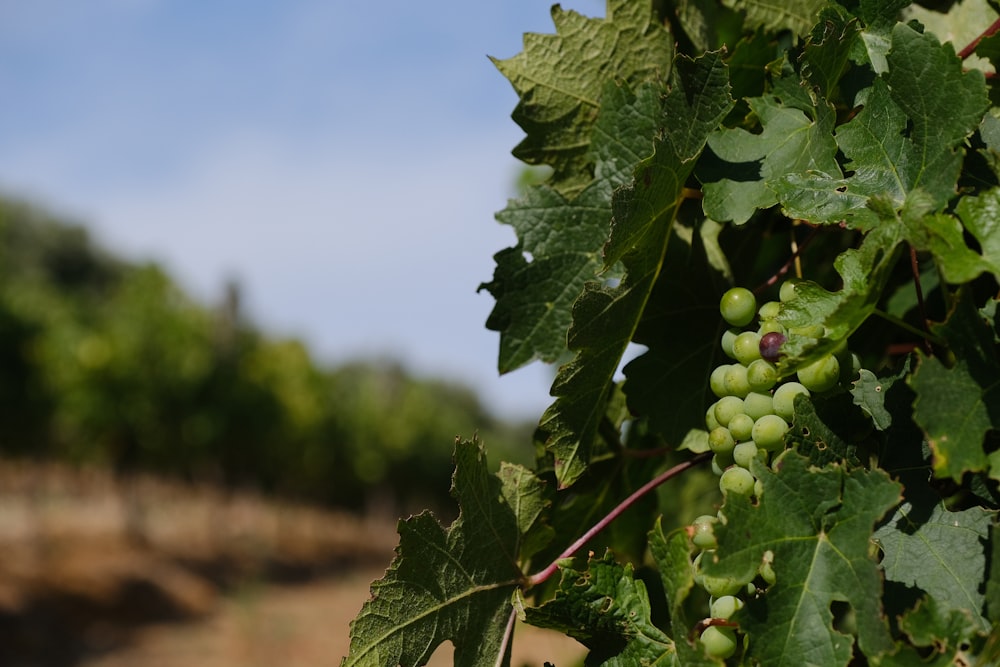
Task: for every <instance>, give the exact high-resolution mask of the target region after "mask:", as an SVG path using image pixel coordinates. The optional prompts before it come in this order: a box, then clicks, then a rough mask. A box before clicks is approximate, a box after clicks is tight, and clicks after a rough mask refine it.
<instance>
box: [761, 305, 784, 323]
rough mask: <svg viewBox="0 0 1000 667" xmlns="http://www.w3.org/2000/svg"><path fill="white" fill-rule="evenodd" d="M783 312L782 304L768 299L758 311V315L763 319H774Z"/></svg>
mask: <svg viewBox="0 0 1000 667" xmlns="http://www.w3.org/2000/svg"><path fill="white" fill-rule="evenodd" d="M780 312H781V304H780V303H778V302H777V301H768V302H767V303H765V304H764V305H762V306H761V307H760V309H759V310H758V311H757V315H758V317H760V319H762V320H773V319H774V318H776V317H777V316H778V313H780Z"/></svg>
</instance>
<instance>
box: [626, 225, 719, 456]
mask: <svg viewBox="0 0 1000 667" xmlns="http://www.w3.org/2000/svg"><path fill="white" fill-rule="evenodd" d="M705 225H706V226H703V227H702V228H701V230H699V231H702V230H706V229H710V228H711V229H713V230H714V231H715V232H716V233H717V230H718V227H717V226H713V225H711V224H710V223H708V222H706V223H705ZM676 231H677V233H675V234H674V236H673V238H671V239H670V241H669V243H668V244H667V254H666V258H665V260H664V265H663V271H662V273H661V275H660V279H659V280H658V281H657V283H656V286H655V287H654V288H653V293H652V295H651V297H650V299H649V302H648V303H647V304H646V310H645V312H643V315H642V320H641V321H640V322H639V326H638V327H637V328H636V332H635V336H634V337H633V341H634V342H635V343H638V344H640V345H644V346H645V347H646V352H644V353H643V354H641V355H639V356H638V357H636V358H635V359H633V360H632V361H630V362H629V363H628V364H626V366H625V368H624V369H623V373H624V375H625V384H624V385H623V387H622V389H623V391H624V392H625V395H626V396H627V397H628V405H629V409H630V410H631V411H632V413H633V414H634V415H636V416H641V417H644V418H645V419H646V420H647V421H648V424H649V428H650V430H652V431H654V432H655V433H658V434H659V435H660V436H661V437H662V438H663V439H664V440H665V441H666V442H667V443H669V444H670V445H672V446H677V445H679V444H680V443H681V442H682V441H683V439H684V438H685V436H686V434H687V433H688V431H689V430H690V429H692V428H704V427H705V425H704V413H705V406H706V405H708V404H709V403H711V402H712V401H714V400H715V398H714V396H712V393H711V390H710V389H709V388H708V385H707V384H706V383H705V381H704V379H705V378H706V377H708V375H709V374H710V373H711V371H712V368H713V367H714V363H715V361H716V360H717V358H718V354H717V349H718V346H717V344H716V341H718V339H719V335H720V334H721V333H722V324H721V320H720V318H719V309H718V307H717V306H716V304H717V303H718V302H719V297H720V296H721V295H722V292H723V291H724V289H723V286H724V284H725V283H724V282H723V280H722V278H721V276H720V274H719V273H718V272H716V271H714V270H713V268H712V266H711V263H710V262H709V261H708V258H707V256H706V252H705V241H704V240H703V238H702V234H701V233H696V232H692V230H690V229H689V228H686V227H682V226H680V225H678V226H677V230H676ZM685 232H686V233H685ZM708 243H715V238H714V236H713V237H709V239H708ZM679 322H683V325H679V324H678V323H679Z"/></svg>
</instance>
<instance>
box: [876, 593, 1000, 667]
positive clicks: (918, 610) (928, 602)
mask: <svg viewBox="0 0 1000 667" xmlns="http://www.w3.org/2000/svg"><path fill="white" fill-rule="evenodd" d="M899 626H900V629H901V630H903V632H905V633H906V634H907V635H908V636H909V638H910V642H911V643H910V644H903V643H901V645H900V647H899V650H898V651H897V652H896V653H894V654H892V655H889V656H886V657H885V658H883V659H881V660H877V661H875V662H874V663H873V664H874V665H876V667H912V665H921V667H955V666H956V665H973V664H976V665H992V664H996V663H995V662H992V661H990V660H989V658H987V657H986V656H984V655H979V656H978V657H979V660H978V661H977V660H976V659H975V657H974V656H975V654H976V651H975V649H976V648H978V645H981V644H982V643H983V642H982V637H981V635H980V630H979V624H978V623H977V622H975V621H974V620H973V617H972V616H971V615H970V614H969V613H968V612H965V611H963V610H957V609H949V608H948V607H946V606H943V605H939V604H937V603H936V602H935V600H934V598H933V597H927V598H924V599H922V600H921V601H920V602H919V603H918V604H917V606H916V607H914V608H913V610H911V611H910V612H908V613H907V614H906V615H905V616H903V617H902V618H901V619H900V622H899ZM918 647H926V648H927V649H931V650H930V651H928V650H924V651H921V650H919V648H918ZM928 654H929V655H928ZM996 657H997V656H994V660H995V658H996Z"/></svg>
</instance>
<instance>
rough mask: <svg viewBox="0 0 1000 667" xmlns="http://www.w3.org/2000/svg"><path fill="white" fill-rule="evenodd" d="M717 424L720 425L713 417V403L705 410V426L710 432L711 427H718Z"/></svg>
mask: <svg viewBox="0 0 1000 667" xmlns="http://www.w3.org/2000/svg"><path fill="white" fill-rule="evenodd" d="M719 426H721V424H719V421H718V420H717V419H716V418H715V403H713V404H712V405H710V406H708V410H706V411H705V427H706V428H707V429H708V431H709V433H711V432H712V429H716V428H719Z"/></svg>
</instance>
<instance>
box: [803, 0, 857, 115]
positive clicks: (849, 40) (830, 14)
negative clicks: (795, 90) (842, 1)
mask: <svg viewBox="0 0 1000 667" xmlns="http://www.w3.org/2000/svg"><path fill="white" fill-rule="evenodd" d="M860 33H861V28H860V26H859V25H858V21H857V19H855V18H853V17H851V15H850V14H849V13H848V12H847V10H845V9H843V8H842V7H839V6H837V5H830V6H828V7H825V8H824V9H823V10H822V11H821V12H820V13H819V16H818V20H817V23H816V25H815V26H814V27H813V29H812V31H811V32H810V33H809V39H808V40H807V41H806V44H805V47H804V48H803V53H802V56H801V63H802V75H803V78H805V79H806V80H807V81H809V82H810V83H811V84H812V85H814V86H816V87H817V88H818V89H819V93H820V94H821V95H822V97H824V98H826V99H833V93H834V91H835V90H836V87H837V84H838V83H839V81H840V77H841V76H842V75H843V74H844V70H845V69H846V68H847V64H848V60H849V59H850V56H851V52H852V51H853V50H854V48H855V44H856V43H857V41H858V40H859V39H860Z"/></svg>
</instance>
